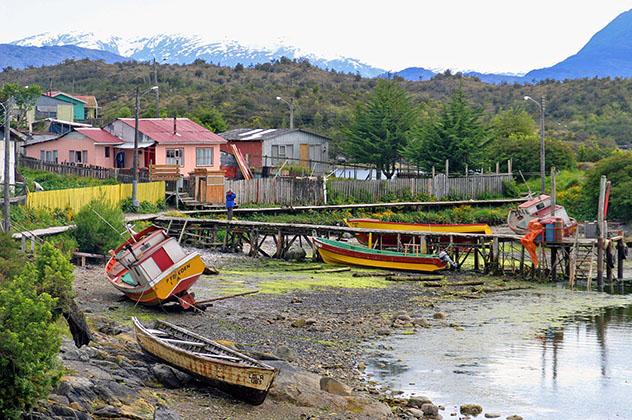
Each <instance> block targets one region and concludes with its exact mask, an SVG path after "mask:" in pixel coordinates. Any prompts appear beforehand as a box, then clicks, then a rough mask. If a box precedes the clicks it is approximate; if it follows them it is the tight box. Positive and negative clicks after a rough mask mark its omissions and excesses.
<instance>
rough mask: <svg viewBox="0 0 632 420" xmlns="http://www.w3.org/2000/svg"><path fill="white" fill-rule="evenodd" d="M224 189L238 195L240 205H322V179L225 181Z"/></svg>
mask: <svg viewBox="0 0 632 420" xmlns="http://www.w3.org/2000/svg"><path fill="white" fill-rule="evenodd" d="M224 189H225V190H226V191H228V190H232V191H233V192H234V193H235V194H237V202H238V203H240V204H277V205H282V206H298V205H315V204H322V203H323V202H324V201H325V200H324V197H325V196H324V190H323V181H322V178H318V179H316V178H284V177H279V178H256V179H251V180H241V181H228V180H227V181H225V182H224Z"/></svg>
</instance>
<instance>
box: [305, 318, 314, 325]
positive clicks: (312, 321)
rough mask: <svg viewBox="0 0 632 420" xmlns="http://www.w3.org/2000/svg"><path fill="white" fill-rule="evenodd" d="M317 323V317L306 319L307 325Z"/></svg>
mask: <svg viewBox="0 0 632 420" xmlns="http://www.w3.org/2000/svg"><path fill="white" fill-rule="evenodd" d="M315 323H316V319H314V318H307V319H306V320H305V325H314V324H315Z"/></svg>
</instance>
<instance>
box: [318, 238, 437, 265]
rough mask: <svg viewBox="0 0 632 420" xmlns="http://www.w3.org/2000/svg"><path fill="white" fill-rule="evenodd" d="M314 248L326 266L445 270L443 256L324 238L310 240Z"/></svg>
mask: <svg viewBox="0 0 632 420" xmlns="http://www.w3.org/2000/svg"><path fill="white" fill-rule="evenodd" d="M314 246H315V247H316V249H317V250H318V253H319V255H320V256H321V258H322V259H323V261H325V262H326V263H329V264H343V265H359V266H364V267H376V268H388V269H393V270H409V271H427V272H430V271H438V270H443V269H445V268H446V267H447V264H448V262H449V258H447V254H445V253H442V254H443V255H442V256H439V255H434V254H421V253H406V252H397V251H387V250H381V249H371V248H367V247H365V246H362V245H352V244H349V243H346V242H340V241H334V240H331V239H325V238H314Z"/></svg>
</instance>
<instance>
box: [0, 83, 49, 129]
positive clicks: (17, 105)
mask: <svg viewBox="0 0 632 420" xmlns="http://www.w3.org/2000/svg"><path fill="white" fill-rule="evenodd" d="M41 94H42V88H41V87H39V85H31V86H20V85H18V84H17V83H7V84H5V85H4V86H3V87H2V88H1V89H0V102H3V103H5V102H6V101H7V100H8V99H9V98H13V108H12V115H13V116H14V117H15V119H16V121H17V122H18V125H21V124H22V122H23V121H24V119H25V117H26V112H27V111H28V110H29V109H31V108H32V107H33V106H34V105H35V102H36V101H37V98H39V97H40V95H41Z"/></svg>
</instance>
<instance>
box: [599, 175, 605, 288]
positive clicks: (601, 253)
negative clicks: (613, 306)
mask: <svg viewBox="0 0 632 420" xmlns="http://www.w3.org/2000/svg"><path fill="white" fill-rule="evenodd" d="M606 183H607V179H606V176H605V175H602V176H601V181H600V183H599V203H598V209H597V225H598V227H599V238H598V239H597V286H598V287H599V290H600V291H601V290H602V289H603V265H604V264H603V263H604V246H605V243H604V242H605V238H606V231H605V230H606V229H605V218H604V206H605V199H606Z"/></svg>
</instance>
